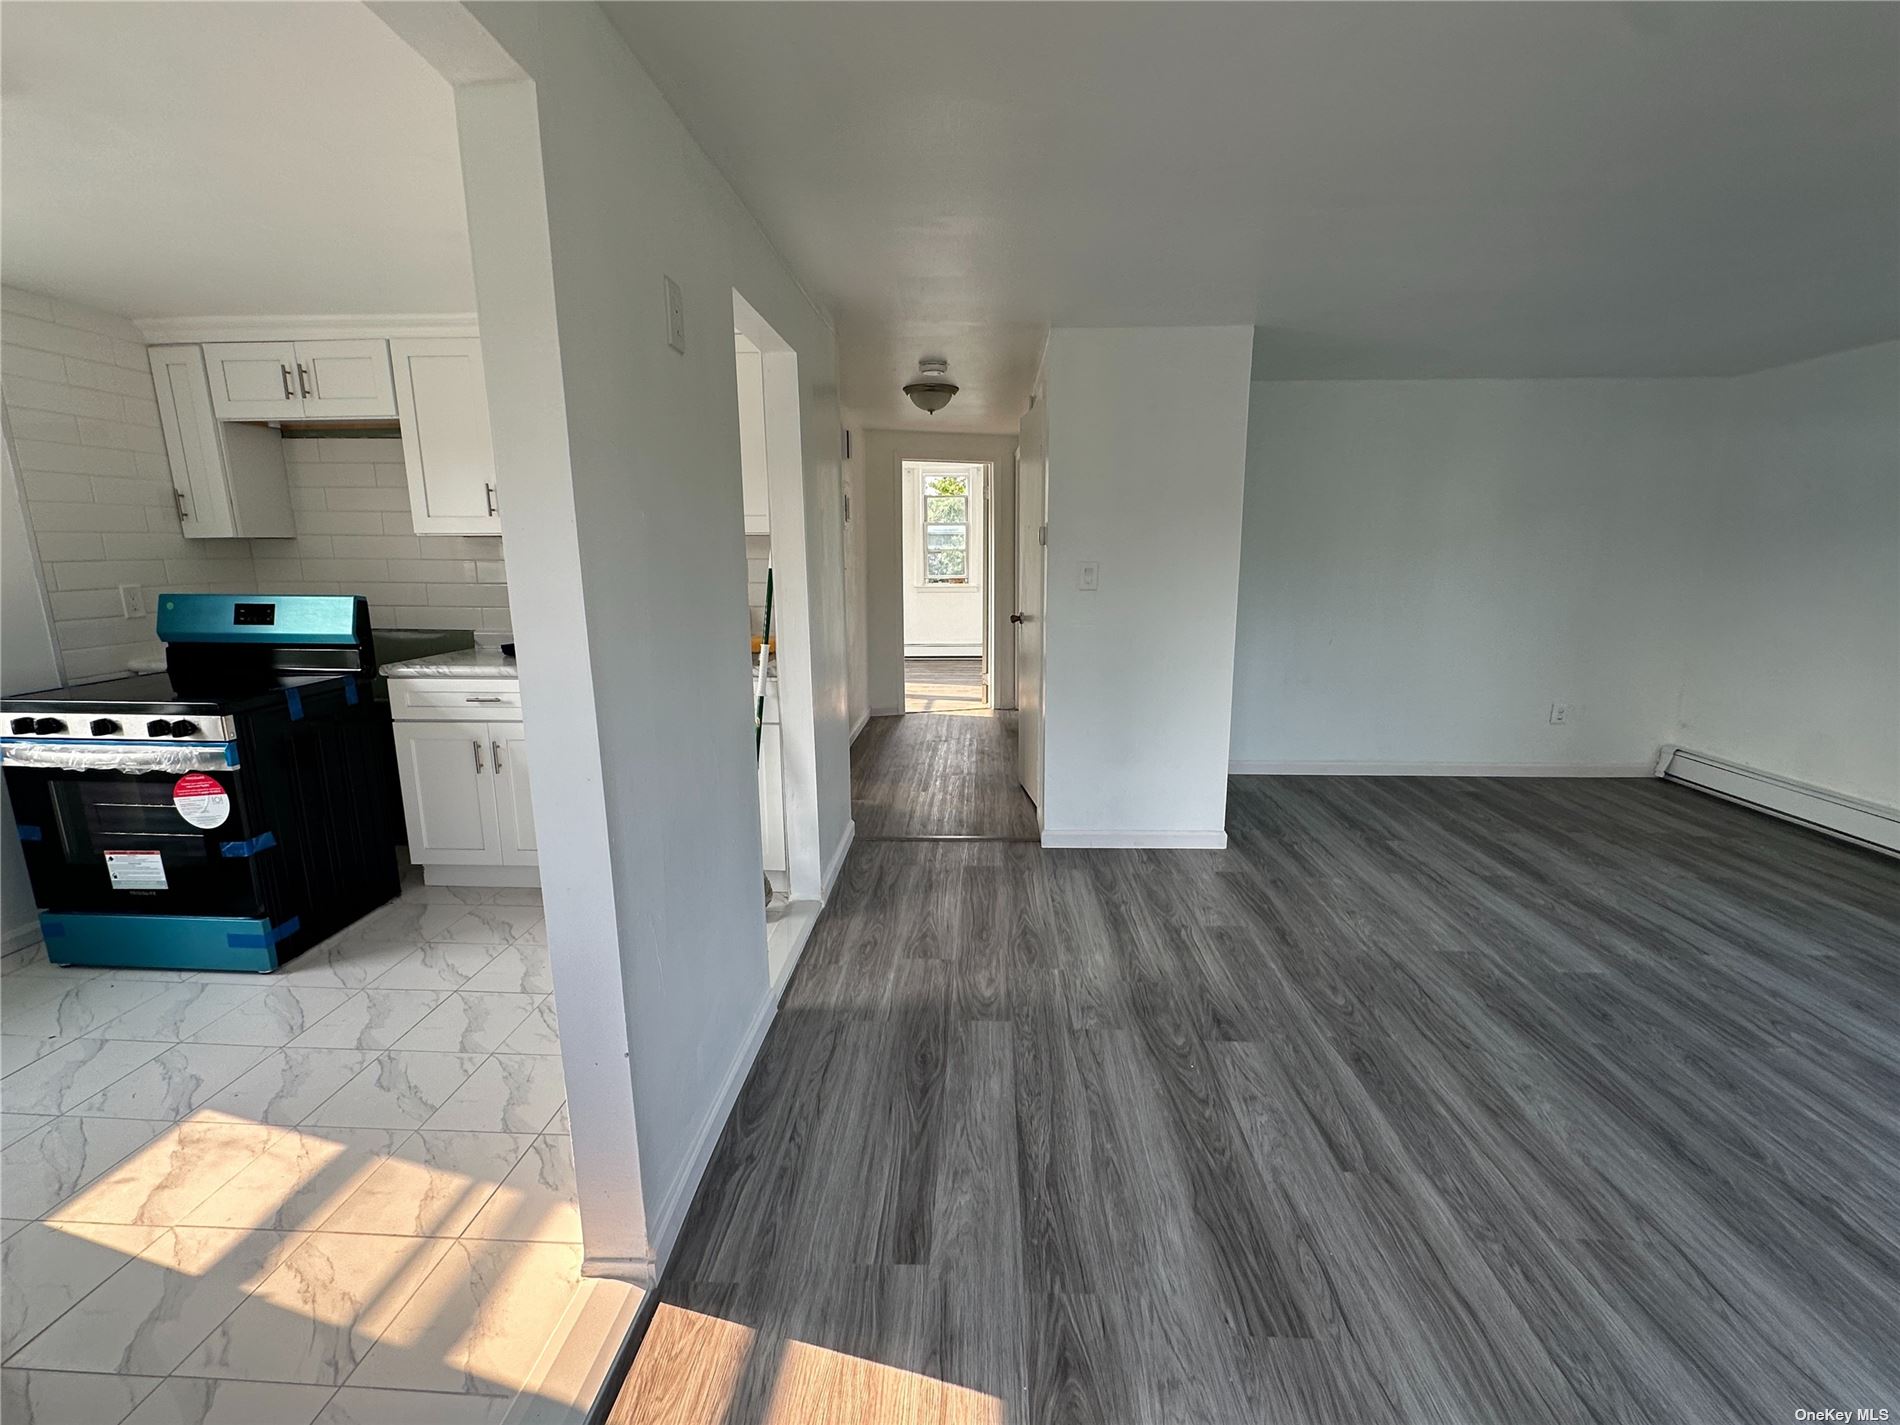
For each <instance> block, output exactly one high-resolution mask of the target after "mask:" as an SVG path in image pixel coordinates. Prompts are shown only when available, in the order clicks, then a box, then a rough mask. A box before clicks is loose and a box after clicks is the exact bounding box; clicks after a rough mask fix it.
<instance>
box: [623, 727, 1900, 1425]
mask: <svg viewBox="0 0 1900 1425" xmlns="http://www.w3.org/2000/svg"><path fill="white" fill-rule="evenodd" d="M892 721H893V722H896V721H898V720H896V719H893V720H892ZM943 721H945V722H953V721H961V722H974V721H975V720H969V719H965V720H954V719H944V720H943ZM920 722H922V719H921V718H906V719H903V720H902V723H904V724H911V723H920ZM1233 787H1234V791H1233V800H1232V806H1231V809H1230V815H1229V818H1228V824H1229V829H1230V831H1231V833H1232V843H1231V846H1230V848H1229V849H1228V850H1226V851H1219V852H1212V851H1209V852H1201V851H1191V852H1188V851H1164V852H1154V851H1066V852H1065V851H1056V852H1045V851H1043V850H1041V849H1039V848H1037V847H1034V846H1027V845H1010V844H1002V843H991V844H942V845H927V844H918V843H901V842H871V843H868V844H861V845H860V846H859V847H858V849H857V850H856V851H855V852H854V853H853V855H852V857H851V860H850V863H849V865H848V866H847V868H846V870H845V873H844V876H843V879H842V880H841V882H840V884H839V887H838V890H837V893H836V895H835V898H834V899H833V901H832V902H831V904H830V905H828V906H827V908H826V910H825V912H824V916H823V919H822V920H821V922H820V924H819V926H818V929H817V932H816V934H815V936H814V938H813V940H812V942H811V945H810V948H809V950H808V951H807V953H806V955H805V958H804V962H803V963H802V964H801V965H800V967H799V969H798V971H797V973H796V975H795V977H794V979H793V980H792V983H791V985H790V986H789V988H788V990H787V992H786V995H785V999H784V1002H783V1006H782V1009H781V1012H780V1015H779V1019H778V1022H777V1023H776V1024H775V1025H774V1026H773V1028H772V1030H771V1032H770V1034H769V1035H768V1037H767V1039H766V1041H765V1045H764V1047H763V1050H762V1051H761V1054H760V1057H759V1059H758V1062H757V1064H756V1065H755V1067H754V1069H753V1072H752V1074H751V1076H750V1079H749V1081H748V1083H747V1085H746V1087H745V1089H744V1091H743V1093H742V1094H741V1096H740V1099H739V1102H738V1104H737V1106H736V1108H735V1109H734V1111H733V1114H732V1116H731V1118H730V1120H729V1122H728V1123H727V1126H726V1130H725V1134H724V1136H723V1138H722V1140H721V1142H720V1145H719V1148H718V1150H717V1151H716V1153H715V1155H714V1157H713V1160H712V1163H711V1166H710V1168H709V1169H708V1172H707V1175H706V1178H705V1180H704V1184H703V1186H702V1187H701V1189H700V1192H699V1195H698V1197H697V1199H696V1201H695V1204H694V1207H693V1210H692V1212H691V1215H690V1216H689V1218H688V1221H687V1224H686V1226H685V1228H684V1231H683V1234H682V1236H681V1238H680V1242H679V1245H678V1247H677V1249H676V1251H675V1254H674V1258H673V1261H672V1263H671V1265H670V1267H669V1270H668V1273H667V1277H666V1280H665V1283H664V1284H663V1287H662V1290H661V1296H662V1304H661V1305H660V1307H659V1309H658V1314H657V1316H656V1318H655V1320H654V1323H653V1325H652V1327H651V1329H650V1331H649V1333H648V1335H647V1337H646V1340H645V1343H644V1345H643V1347H642V1348H641V1351H640V1353H639V1355H638V1357H637V1359H636V1360H635V1362H634V1365H633V1368H632V1371H631V1374H630V1376H629V1378H628V1380H627V1382H626V1385H625V1387H624V1389H623V1391H622V1393H621V1396H620V1399H619V1401H618V1402H617V1404H616V1406H615V1408H614V1410H613V1412H612V1413H611V1415H610V1417H609V1419H610V1421H611V1422H612V1425H659V1422H667V1425H759V1422H770V1423H771V1425H797V1423H798V1422H804V1421H815V1420H826V1421H832V1422H846V1425H872V1422H876V1425H893V1422H911V1421H924V1420H928V1421H931V1422H933V1425H934V1422H950V1425H974V1422H984V1425H1004V1422H1009V1425H1023V1422H1030V1421H1057V1420H1061V1421H1074V1422H1091V1425H1095V1423H1096V1422H1099V1423H1100V1425H1129V1422H1143V1425H1147V1423H1148V1422H1152V1425H1191V1423H1192V1422H1202V1423H1203V1425H1237V1423H1238V1422H1242V1421H1257V1420H1274V1421H1282V1420H1284V1421H1298V1422H1300V1425H1328V1422H1339V1423H1340V1425H1344V1422H1353V1423H1354V1425H1362V1423H1363V1425H1381V1422H1383V1425H1395V1423H1396V1422H1412V1421H1424V1420H1453V1421H1461V1422H1473V1425H1477V1423H1478V1422H1503V1421H1596V1420H1601V1421H1608V1420H1642V1419H1680V1420H1687V1421H1698V1422H1699V1421H1718V1420H1768V1419H1777V1418H1787V1416H1788V1412H1789V1409H1790V1408H1791V1404H1792V1403H1798V1402H1801V1401H1807V1400H1819V1399H1823V1398H1842V1399H1847V1400H1865V1401H1884V1400H1892V1399H1893V1398H1894V1396H1895V1392H1896V1391H1897V1390H1900V1371H1897V1370H1896V1365H1895V1362H1894V1359H1893V1352H1892V1342H1893V1340H1894V1339H1895V1333H1896V1331H1900V1321H1896V1320H1895V1313H1894V1308H1893V1305H1892V1294H1891V1292H1890V1291H1889V1290H1887V1288H1886V1286H1885V1285H1883V1284H1887V1283H1891V1280H1892V1273H1893V1271H1894V1269H1895V1261H1894V1254H1893V1250H1892V1247H1891V1244H1892V1242H1893V1241H1894V1240H1896V1236H1897V1235H1900V1220H1897V1219H1896V1216H1895V1206H1894V1204H1895V1202H1896V1201H1897V1200H1900V1193H1897V1192H1896V1188H1897V1187H1900V1136H1897V1135H1896V1129H1895V1124H1894V1122H1893V1120H1892V1117H1891V1115H1886V1114H1883V1113H1881V1112H1879V1111H1878V1105H1879V1104H1881V1103H1884V1102H1886V1101H1887V1100H1888V1099H1889V1098H1890V1097H1891V1093H1892V1088H1893V1082H1892V1073H1893V1069H1892V1059H1891V1049H1892V1045H1893V1044H1894V1043H1895V1037H1896V1033H1900V1026H1897V1025H1896V1021H1895V1015H1894V1010H1893V1004H1892V998H1891V995H1889V994H1887V993H1886V991H1887V990H1888V989H1889V988H1890V986H1891V971H1890V967H1889V964H1888V961H1889V959H1890V956H1889V955H1888V950H1889V947H1891V945H1892V944H1893V943H1894V942H1895V939H1896V938H1900V922H1897V921H1896V920H1895V916H1894V907H1893V903H1892V899H1891V892H1892V875H1891V868H1890V867H1889V866H1888V865H1887V864H1886V863H1884V862H1882V861H1880V860H1879V859H1878V858H1876V857H1873V856H1870V855H1868V854H1866V853H1863V852H1859V851H1856V850H1853V849H1851V848H1848V847H1845V846H1842V845H1840V844H1838V843H1835V842H1831V841H1826V840H1823V839H1820V838H1817V837H1814V836H1812V835H1809V834H1807V833H1805V832H1803V831H1800V830H1798V829H1796V828H1793V827H1790V826H1787V825H1784V824H1782V823H1779V822H1776V821H1773V820H1770V819H1768V818H1765V817H1761V816H1757V815H1754V814H1752V813H1749V812H1747V811H1744V810H1741V809H1739V808H1736V807H1733V806H1729V805H1725V804H1723V803H1720V802H1717V801H1713V800H1710V799H1706V798H1702V797H1698V796H1696V795H1693V794H1689V793H1685V792H1683V791H1680V790H1678V789H1676V788H1672V787H1669V786H1667V785H1664V784H1661V783H1657V782H1651V781H1640V780H1628V781H1589V780H1556V781H1538V780H1531V779H1519V780H1513V781H1504V780H1489V781H1487V780H1478V779H1466V780H1454V779H1437V780H1432V781H1424V780H1412V779H1401V778H1373V779H1359V778H1345V777H1335V778H1243V779H1236V780H1235V781H1234V783H1233ZM1834 1125H1851V1128H1852V1134H1851V1137H1843V1136H1842V1135H1841V1134H1840V1133H1838V1132H1835V1131H1834V1128H1833V1126H1834ZM1849 1144H1851V1145H1853V1146H1852V1147H1851V1148H1849V1147H1847V1145H1849ZM1844 1149H1846V1151H1849V1152H1851V1155H1852V1156H1851V1157H1850V1158H1848V1159H1845V1160H1843V1159H1842V1158H1841V1157H1840V1156H1839V1154H1840V1153H1841V1152H1842V1151H1843V1150H1844ZM1763 1168H1767V1169H1768V1171H1766V1172H1763V1171H1760V1169H1763Z"/></svg>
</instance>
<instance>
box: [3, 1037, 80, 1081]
mask: <svg viewBox="0 0 1900 1425" xmlns="http://www.w3.org/2000/svg"><path fill="white" fill-rule="evenodd" d="M72 1042H73V1041H72V1040H70V1039H41V1038H39V1037H38V1036H36V1035H31V1034H0V1076H4V1075H6V1074H10V1073H12V1072H13V1071H14V1070H15V1069H24V1068H25V1067H26V1066H27V1065H28V1064H31V1063H33V1062H34V1061H35V1060H38V1059H44V1058H45V1057H46V1056H47V1055H48V1054H50V1053H52V1052H53V1051H54V1050H55V1049H58V1048H60V1047H62V1046H64V1045H67V1044H70V1043H72Z"/></svg>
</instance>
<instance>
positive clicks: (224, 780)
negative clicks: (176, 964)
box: [6, 744, 265, 917]
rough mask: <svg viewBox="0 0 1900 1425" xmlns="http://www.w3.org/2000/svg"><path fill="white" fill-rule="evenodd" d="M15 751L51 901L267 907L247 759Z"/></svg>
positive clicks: (52, 906)
mask: <svg viewBox="0 0 1900 1425" xmlns="http://www.w3.org/2000/svg"><path fill="white" fill-rule="evenodd" d="M94 747H95V748H96V747H97V744H94ZM7 751H8V754H9V755H8V756H7V768H6V778H7V793H8V795H9V796H10V797H11V798H12V801H13V815H14V820H15V821H17V822H18V823H19V827H20V840H21V847H20V849H21V850H22V852H24V853H25V857H26V865H27V872H28V874H29V875H30V876H31V877H32V881H33V898H34V900H35V901H37V902H38V904H39V907H40V909H41V910H43V911H49V912H54V913H60V914H73V913H107V914H120V915H170V916H244V917H257V916H261V915H263V913H264V909H265V907H264V905H263V901H262V896H261V887H260V885H259V883H258V878H257V874H256V858H255V855H254V854H253V847H252V844H251V838H252V836H253V835H254V833H253V832H252V831H250V830H249V829H248V828H249V822H250V820H251V815H250V808H249V807H248V806H247V805H246V801H247V799H246V795H245V793H246V790H247V789H246V786H245V782H244V772H243V770H242V769H241V768H235V767H222V768H217V769H215V770H211V771H192V772H180V771H178V770H175V769H168V770H164V771H132V770H116V769H102V768H98V767H85V766H71V767H60V766H44V765H42V766H30V765H17V763H16V760H15V756H14V755H13V748H12V747H11V746H9V747H8V749H7ZM42 755H45V754H42Z"/></svg>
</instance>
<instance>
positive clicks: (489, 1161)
mask: <svg viewBox="0 0 1900 1425" xmlns="http://www.w3.org/2000/svg"><path fill="white" fill-rule="evenodd" d="M533 1142H534V1140H533V1139H531V1138H529V1137H528V1136H527V1135H525V1134H513V1133H457V1132H436V1131H433V1130H431V1129H426V1128H425V1129H424V1130H422V1131H421V1132H420V1133H416V1134H413V1135H411V1136H410V1137H408V1138H406V1139H404V1140H403V1142H402V1143H401V1144H400V1145H399V1146H398V1147H397V1149H396V1151H395V1152H394V1153H393V1154H391V1155H390V1157H389V1158H388V1160H387V1161H386V1162H383V1163H381V1164H380V1165H378V1166H377V1168H376V1169H375V1171H373V1172H371V1173H370V1174H369V1175H368V1176H367V1177H366V1178H365V1179H364V1180H363V1184H362V1186H361V1187H359V1188H357V1190H356V1191H355V1192H353V1193H352V1194H350V1196H349V1198H348V1199H347V1200H346V1201H345V1202H344V1203H343V1204H342V1205H341V1206H340V1207H338V1208H337V1209H336V1211H334V1212H332V1213H331V1214H330V1215H329V1216H328V1217H326V1218H325V1219H324V1221H323V1226H324V1229H325V1230H326V1231H331V1232H389V1233H396V1234H399V1235H402V1236H412V1237H425V1236H434V1237H454V1236H457V1235H459V1234H460V1233H461V1231H462V1229H463V1228H465V1227H467V1226H468V1224H469V1223H470V1222H471V1221H473V1220H474V1218H475V1216H476V1214H478V1213H479V1212H480V1211H481V1210H482V1207H483V1205H484V1204H486V1203H487V1201H488V1199H489V1197H490V1196H491V1195H492V1194H493V1193H494V1192H495V1190H496V1188H497V1186H498V1185H499V1184H501V1183H502V1182H503V1181H505V1180H506V1179H507V1178H508V1176H509V1174H510V1173H511V1172H513V1170H514V1168H515V1165H516V1164H517V1163H518V1162H520V1160H521V1158H522V1156H523V1155H524V1154H525V1153H527V1151H528V1150H529V1148H530V1147H532V1146H533Z"/></svg>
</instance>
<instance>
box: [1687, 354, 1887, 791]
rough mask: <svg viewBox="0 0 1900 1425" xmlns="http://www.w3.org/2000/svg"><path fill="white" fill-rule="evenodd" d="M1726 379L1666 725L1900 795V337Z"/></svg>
mask: <svg viewBox="0 0 1900 1425" xmlns="http://www.w3.org/2000/svg"><path fill="white" fill-rule="evenodd" d="M1723 385H1724V387H1725V388H1726V389H1725V400H1724V402H1723V412H1724V414H1723V419H1722V433H1723V436H1724V444H1723V452H1724V457H1723V459H1722V461H1721V469H1720V470H1719V471H1717V472H1715V473H1714V475H1713V476H1712V477H1711V478H1710V480H1709V482H1708V485H1707V487H1706V489H1705V490H1704V492H1703V495H1702V498H1701V499H1700V500H1699V501H1698V503H1697V514H1696V520H1695V522H1694V524H1693V525H1691V526H1688V527H1687V528H1686V530H1685V533H1687V534H1689V535H1691V537H1692V538H1693V539H1694V545H1695V549H1696V551H1697V554H1698V556H1699V557H1698V559H1697V577H1696V582H1695V587H1694V590H1693V597H1692V598H1691V599H1690V600H1689V601H1688V602H1687V604H1686V606H1685V609H1684V617H1683V620H1682V635H1683V646H1684V653H1685V656H1684V662H1683V670H1682V704H1681V706H1682V716H1681V721H1680V724H1679V726H1678V727H1677V728H1676V730H1675V734H1674V736H1673V737H1672V738H1671V740H1672V741H1675V742H1679V743H1681V744H1682V745H1683V746H1685V747H1692V748H1694V749H1696V750H1697V751H1702V752H1708V753H1712V754H1714V755H1715V756H1719V757H1727V758H1730V759H1732V760H1734V761H1737V762H1741V763H1744V764H1746V765H1748V766H1753V767H1760V768H1764V769H1766V770H1768V771H1771V772H1778V773H1781V774H1782V775H1784V776H1788V777H1793V778H1795V779H1797V780H1799V781H1804V782H1811V783H1814V784H1816V785H1818V786H1823V787H1829V788H1832V789H1833V790H1835V791H1840V792H1845V793H1847V794H1848V795H1850V796H1857V797H1861V798H1864V799H1866V800H1868V801H1875V802H1880V803H1882V804H1884V805H1886V806H1890V807H1900V342H1887V343H1884V344H1882V345H1880V346H1874V347H1867V348H1863V349H1861V350H1859V351H1849V352H1842V353H1840V354H1838V355H1835V356H1827V357H1823V358H1821V359H1820V360H1817V361H1805V362H1802V363H1800V364H1799V365H1795V366H1784V367H1780V368H1778V369H1776V370H1772V371H1765V372H1761V373H1759V374H1757V375H1753V376H1744V377H1740V378H1738V379H1736V380H1733V381H1729V382H1724V383H1723Z"/></svg>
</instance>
